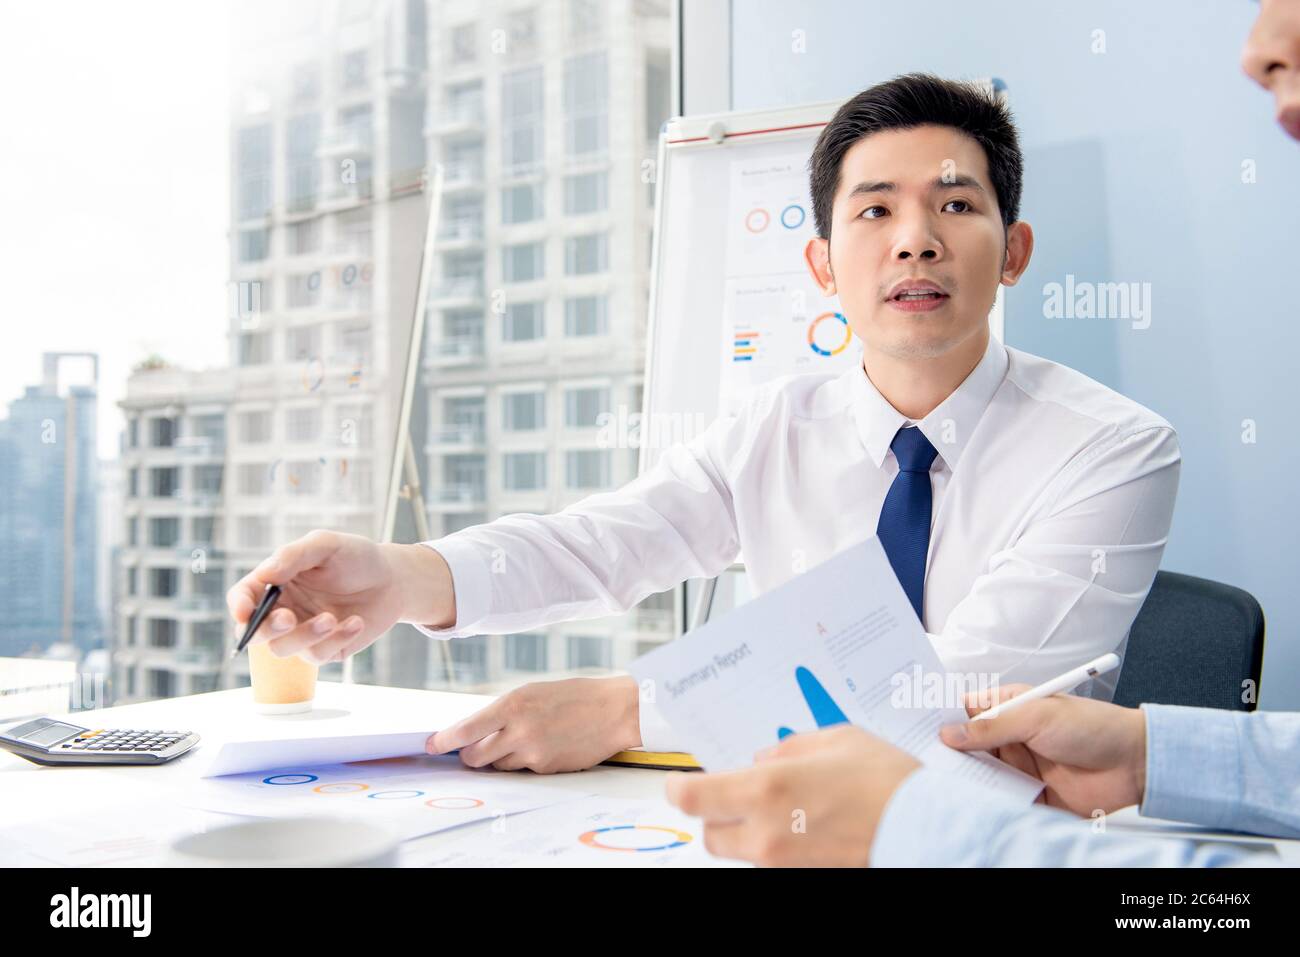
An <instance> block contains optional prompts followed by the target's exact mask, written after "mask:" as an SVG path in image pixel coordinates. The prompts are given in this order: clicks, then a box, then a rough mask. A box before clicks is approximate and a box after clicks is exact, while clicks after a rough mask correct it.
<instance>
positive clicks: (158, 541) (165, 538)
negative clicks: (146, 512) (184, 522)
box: [149, 518, 181, 548]
mask: <svg viewBox="0 0 1300 957" xmlns="http://www.w3.org/2000/svg"><path fill="white" fill-rule="evenodd" d="M180 537H181V523H180V519H178V518H151V519H149V544H150V545H152V546H153V547H154V548H172V547H174V546H175V545H176V543H177V542H179V541H180Z"/></svg>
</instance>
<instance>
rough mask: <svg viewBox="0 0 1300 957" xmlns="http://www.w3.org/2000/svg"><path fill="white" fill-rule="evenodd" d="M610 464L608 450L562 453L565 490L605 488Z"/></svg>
mask: <svg viewBox="0 0 1300 957" xmlns="http://www.w3.org/2000/svg"><path fill="white" fill-rule="evenodd" d="M610 463H611V456H610V454H609V449H570V450H569V451H567V452H565V453H564V485H565V488H570V489H587V488H607V487H608V486H609V484H610Z"/></svg>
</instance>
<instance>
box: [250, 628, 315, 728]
mask: <svg viewBox="0 0 1300 957" xmlns="http://www.w3.org/2000/svg"><path fill="white" fill-rule="evenodd" d="M316 671H317V668H316V666H315V665H313V664H311V663H310V662H308V661H304V660H303V659H302V658H299V657H298V656H297V655H292V656H290V657H288V658H277V657H276V656H275V655H273V654H271V652H270V651H269V650H268V649H267V647H266V645H265V644H261V645H249V646H248V675H249V677H250V678H251V679H252V682H253V708H254V710H255V711H257V712H258V713H259V714H299V713H300V712H303V711H310V710H311V706H312V700H313V699H314V698H315V697H316Z"/></svg>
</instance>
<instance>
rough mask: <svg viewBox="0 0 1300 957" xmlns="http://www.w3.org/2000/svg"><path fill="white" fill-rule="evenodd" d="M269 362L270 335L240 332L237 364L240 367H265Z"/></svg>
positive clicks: (267, 333)
mask: <svg viewBox="0 0 1300 957" xmlns="http://www.w3.org/2000/svg"><path fill="white" fill-rule="evenodd" d="M270 361H271V334H270V333H269V332H242V333H240V335H239V364H240V365H241V366H260V365H266V364H267V363H268V362H270Z"/></svg>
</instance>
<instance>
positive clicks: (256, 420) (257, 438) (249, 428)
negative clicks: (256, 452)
mask: <svg viewBox="0 0 1300 957" xmlns="http://www.w3.org/2000/svg"><path fill="white" fill-rule="evenodd" d="M235 421H236V422H237V423H238V425H239V441H240V442H243V443H245V444H247V445H256V444H261V443H263V442H270V441H271V411H270V410H269V409H257V410H255V411H252V412H240V413H239V415H238V416H237V417H236V419H235Z"/></svg>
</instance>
